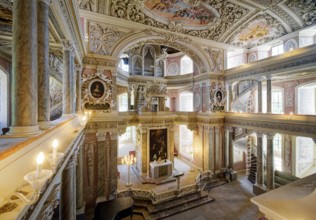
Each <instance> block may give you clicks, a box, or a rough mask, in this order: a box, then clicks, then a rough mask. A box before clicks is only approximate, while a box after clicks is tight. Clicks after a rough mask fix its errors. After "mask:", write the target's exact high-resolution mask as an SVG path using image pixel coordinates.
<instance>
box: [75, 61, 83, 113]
mask: <svg viewBox="0 0 316 220" xmlns="http://www.w3.org/2000/svg"><path fill="white" fill-rule="evenodd" d="M76 72H77V80H76V112H77V113H78V114H81V113H82V111H81V74H82V66H81V65H78V64H77V65H76Z"/></svg>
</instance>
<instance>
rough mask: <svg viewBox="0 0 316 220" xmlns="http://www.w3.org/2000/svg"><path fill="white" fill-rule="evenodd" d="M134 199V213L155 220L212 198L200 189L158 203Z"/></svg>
mask: <svg viewBox="0 0 316 220" xmlns="http://www.w3.org/2000/svg"><path fill="white" fill-rule="evenodd" d="M134 201H135V203H134V211H133V213H134V214H136V215H142V216H143V217H144V219H145V220H155V219H163V218H166V217H169V216H172V215H174V214H177V213H179V212H183V211H186V210H188V209H191V208H194V207H197V206H200V205H203V204H206V203H209V202H212V201H214V198H212V197H210V196H209V194H208V193H207V192H205V191H200V192H195V193H192V194H189V195H186V196H182V197H179V198H176V199H173V200H169V201H165V202H162V203H159V204H153V203H152V202H151V201H148V200H137V199H136V200H134Z"/></svg>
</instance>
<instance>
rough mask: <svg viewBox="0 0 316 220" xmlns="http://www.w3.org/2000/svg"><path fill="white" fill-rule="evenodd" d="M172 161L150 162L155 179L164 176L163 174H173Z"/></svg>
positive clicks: (152, 175)
mask: <svg viewBox="0 0 316 220" xmlns="http://www.w3.org/2000/svg"><path fill="white" fill-rule="evenodd" d="M172 169H173V167H172V162H171V161H170V160H166V162H165V161H164V160H162V161H156V162H150V174H151V177H152V178H153V179H156V178H159V177H162V176H171V175H172Z"/></svg>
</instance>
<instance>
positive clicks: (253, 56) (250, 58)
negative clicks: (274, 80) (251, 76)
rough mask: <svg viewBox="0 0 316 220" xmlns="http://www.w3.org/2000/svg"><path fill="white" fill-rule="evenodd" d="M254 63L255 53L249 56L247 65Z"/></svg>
mask: <svg viewBox="0 0 316 220" xmlns="http://www.w3.org/2000/svg"><path fill="white" fill-rule="evenodd" d="M254 61H257V55H256V54H255V53H251V54H249V57H248V63H251V62H254Z"/></svg>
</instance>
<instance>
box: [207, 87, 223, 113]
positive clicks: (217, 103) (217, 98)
mask: <svg viewBox="0 0 316 220" xmlns="http://www.w3.org/2000/svg"><path fill="white" fill-rule="evenodd" d="M225 103H226V89H225V84H224V83H223V82H212V83H211V88H210V110H211V111H212V112H223V111H224V110H225Z"/></svg>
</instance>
